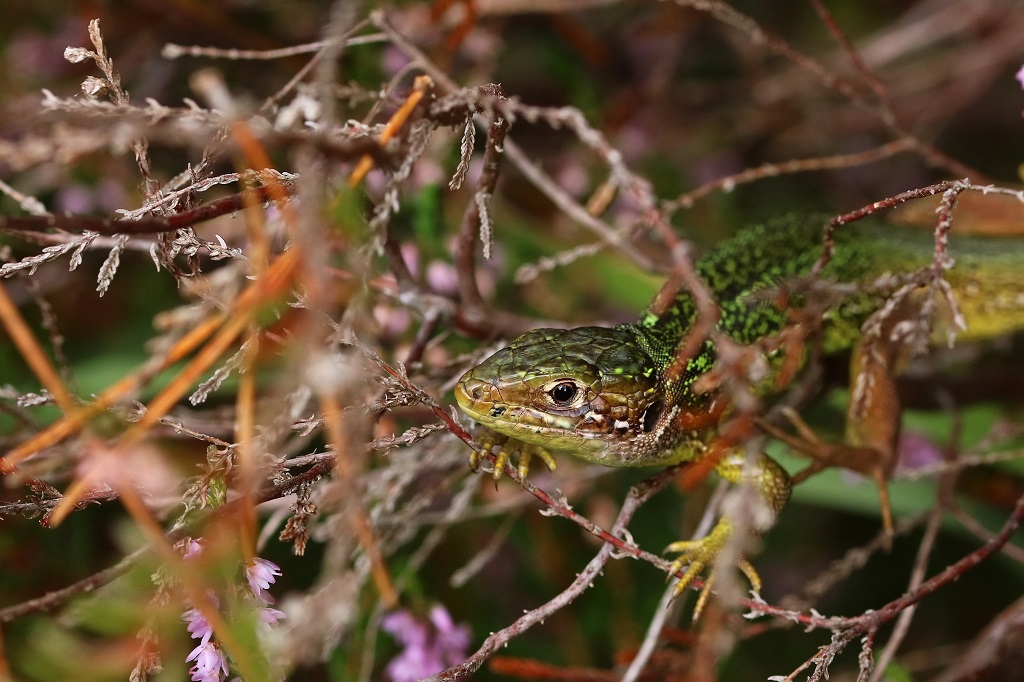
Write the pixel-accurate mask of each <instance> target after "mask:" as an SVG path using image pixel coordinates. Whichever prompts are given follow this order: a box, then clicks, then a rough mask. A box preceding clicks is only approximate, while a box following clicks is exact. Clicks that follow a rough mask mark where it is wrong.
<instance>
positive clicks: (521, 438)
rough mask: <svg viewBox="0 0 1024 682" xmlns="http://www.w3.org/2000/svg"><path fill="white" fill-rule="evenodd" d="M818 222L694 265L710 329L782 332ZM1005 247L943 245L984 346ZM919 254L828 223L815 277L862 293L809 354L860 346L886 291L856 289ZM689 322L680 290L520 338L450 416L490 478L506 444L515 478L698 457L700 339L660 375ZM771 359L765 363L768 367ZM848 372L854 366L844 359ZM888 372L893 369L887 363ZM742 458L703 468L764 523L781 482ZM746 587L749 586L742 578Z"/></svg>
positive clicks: (706, 349)
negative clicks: (790, 285)
mask: <svg viewBox="0 0 1024 682" xmlns="http://www.w3.org/2000/svg"><path fill="white" fill-rule="evenodd" d="M823 225H824V220H815V219H806V218H804V219H800V218H794V217H787V218H784V219H779V220H776V221H773V222H770V223H768V224H766V225H762V226H756V227H752V228H748V229H745V230H743V231H741V232H740V233H739V234H738V235H737V236H736V237H734V238H732V239H731V240H728V241H726V242H725V243H723V244H722V245H720V246H719V247H718V248H716V249H714V250H712V251H711V252H710V253H708V254H707V255H705V256H704V257H702V258H700V259H699V260H698V261H697V262H696V264H695V268H696V271H697V273H698V275H699V276H700V277H701V278H702V279H703V280H704V282H705V283H706V284H707V286H708V288H709V290H710V291H711V292H712V294H713V295H714V296H715V298H716V299H717V302H718V305H719V307H720V309H721V314H720V319H719V322H718V329H719V330H721V331H722V332H724V333H725V334H727V335H728V336H730V337H732V338H733V339H734V340H735V341H737V342H739V343H743V344H750V343H754V342H757V341H758V340H761V339H764V338H766V337H768V336H770V335H772V334H775V333H777V332H779V331H781V330H782V329H783V328H784V327H785V326H786V325H787V324H791V323H792V319H791V316H790V315H791V311H789V310H787V309H786V306H779V305H777V304H776V303H775V302H774V301H773V297H772V296H770V295H769V294H771V293H772V292H773V291H776V292H777V288H778V287H779V286H780V285H783V286H784V285H785V284H786V283H787V282H790V281H793V280H795V279H798V278H803V277H807V276H808V274H809V273H810V272H811V268H812V267H813V265H814V264H815V263H816V262H817V261H818V259H819V258H820V256H821V254H822V243H823V241H822V234H823ZM1010 243H1011V244H1014V246H1012V247H1010V248H1007V246H1006V244H1007V241H1006V240H1000V239H980V238H976V237H956V236H953V237H951V238H950V243H949V253H950V254H951V255H952V257H953V258H955V259H956V260H957V264H956V267H954V268H952V269H951V270H950V271H949V272H947V273H946V275H945V279H946V281H947V282H949V284H950V286H951V288H952V290H953V291H954V292H955V294H956V296H957V298H958V301H959V303H960V306H961V309H962V311H963V313H964V317H965V318H966V323H967V328H966V330H964V331H963V332H962V337H966V338H984V337H990V336H995V335H1000V334H1005V333H1008V332H1010V331H1013V330H1015V329H1021V328H1024V277H1021V276H1020V275H1019V273H1020V272H1022V270H1021V266H1022V265H1024V250H1022V249H1020V247H1019V243H1014V242H1010ZM933 252H934V241H933V236H932V234H931V233H930V232H929V231H926V230H914V229H907V228H902V229H900V228H893V227H891V226H888V225H879V224H859V223H858V224H853V225H849V226H845V227H843V228H840V229H839V230H838V231H837V232H836V234H835V251H834V254H833V257H832V258H831V260H830V261H829V263H828V264H827V265H826V267H825V268H824V269H823V270H822V272H821V273H820V278H821V279H823V280H826V281H833V282H838V283H853V284H856V285H862V286H861V288H860V289H859V290H858V289H856V288H854V289H853V290H852V293H850V294H849V295H848V296H846V297H845V298H843V299H842V300H839V301H837V302H836V303H835V304H834V305H831V306H829V307H828V309H827V310H826V311H825V312H824V314H823V317H822V320H821V344H822V349H823V350H824V351H825V352H827V353H834V352H839V351H843V350H849V349H851V348H854V347H855V346H857V344H858V343H859V342H860V339H861V325H862V324H863V323H864V322H865V320H867V319H868V317H869V316H870V315H871V314H872V313H873V312H875V311H876V310H877V309H878V308H879V306H880V305H882V304H883V303H884V302H885V293H887V292H884V291H881V292H880V291H877V290H874V291H873V290H871V289H870V288H865V287H864V286H863V285H867V284H869V283H877V282H879V281H881V280H880V278H882V277H883V276H885V275H887V274H890V275H898V274H901V273H908V272H912V271H914V270H916V269H918V268H921V267H924V266H926V265H928V264H929V263H931V262H932V259H933ZM922 288H923V287H922ZM919 298H920V297H919ZM696 318H697V309H696V306H695V304H694V301H693V299H692V298H691V297H690V296H689V294H688V293H686V292H682V293H681V294H680V295H678V296H677V297H676V299H675V300H674V302H673V303H672V305H670V306H669V307H668V309H667V310H664V311H656V310H653V309H648V310H647V311H646V312H645V313H644V314H643V315H642V316H641V318H640V319H639V320H638V321H637V322H635V323H632V324H623V325H618V326H615V327H578V328H575V329H537V330H534V331H531V332H528V333H526V334H524V335H522V336H520V337H519V338H517V339H515V340H513V341H512V342H511V343H510V344H509V345H508V346H506V347H505V348H503V349H501V350H499V351H498V352H497V353H495V354H493V355H492V356H490V357H489V358H487V359H486V360H484V361H483V362H482V363H481V364H480V365H478V366H477V367H474V368H473V369H471V370H469V371H468V372H466V374H465V375H464V376H463V377H462V378H461V379H460V381H459V383H458V385H457V386H456V389H455V396H456V399H457V401H458V403H459V405H460V407H461V408H462V409H463V411H465V412H466V413H467V414H468V415H469V416H470V417H472V418H473V419H475V420H476V421H478V422H479V423H481V424H482V425H483V426H485V427H487V428H488V429H491V430H492V431H494V432H496V433H497V434H499V436H498V437H497V438H493V437H492V438H490V439H489V440H488V441H487V445H488V446H491V445H494V444H499V445H503V447H502V449H501V452H500V454H499V466H497V467H496V475H500V470H501V468H502V465H503V464H504V462H505V461H506V460H507V458H508V455H509V453H510V452H511V451H513V450H514V449H515V448H516V447H518V448H519V450H520V473H521V474H525V473H526V471H527V467H528V465H529V460H530V457H531V455H533V454H539V455H540V456H542V457H544V459H545V461H546V462H548V463H549V466H550V465H551V458H550V455H549V454H548V453H550V452H553V453H567V454H571V455H573V456H575V457H579V458H582V459H584V460H587V461H589V462H593V463H597V464H601V465H604V466H615V467H635V466H664V465H670V464H676V463H679V462H694V461H699V460H702V459H703V458H705V457H706V456H707V453H708V446H709V443H711V441H712V440H713V438H714V436H715V434H716V427H717V425H718V422H719V420H720V418H721V416H722V413H723V410H724V407H723V402H724V401H723V397H722V396H721V395H719V393H718V392H716V391H710V392H698V391H697V390H695V388H696V382H697V381H698V379H700V377H702V376H704V375H705V374H706V372H708V371H709V370H711V369H713V368H714V366H715V360H716V352H715V347H714V343H713V342H712V341H711V340H710V339H709V340H707V341H705V342H704V343H703V345H702V346H701V347H700V349H699V350H698V352H697V353H696V354H695V355H694V356H693V357H692V358H690V359H689V360H688V362H687V363H686V365H685V367H684V368H683V369H682V371H677V370H672V371H670V367H671V366H672V364H673V361H674V359H675V357H676V353H677V349H678V348H679V347H680V344H681V343H682V342H683V340H684V339H685V338H686V335H687V334H688V333H689V330H690V329H691V328H692V326H693V324H694V322H695V321H696ZM872 357H874V356H872ZM780 364H781V363H779V362H769V366H771V367H775V368H777V367H778V366H779V365H780ZM854 364H855V366H859V365H858V364H857V360H855V363H854ZM888 364H889V365H895V364H898V362H897V361H896V360H894V359H890V362H889V363H888ZM884 369H886V370H894V369H897V368H895V367H888V366H887V367H885V368H884ZM878 383H879V386H880V387H881V388H879V392H880V393H881V394H883V395H881V397H880V398H879V399H878V400H876V401H875V407H874V410H875V411H874V412H871V410H870V409H869V410H868V413H867V415H866V416H863V415H862V417H861V420H860V421H861V423H859V424H855V425H854V426H853V427H852V428H850V427H849V426H848V431H847V440H849V441H852V443H853V446H854V447H855V448H860V449H862V450H867V451H869V453H870V451H871V449H872V448H876V449H878V450H882V451H886V452H884V453H882V454H881V455H879V457H881V461H884V464H883V465H877V466H876V465H875V464H874V463H873V462H874V461H875V459H878V458H876V457H874V455H873V454H869V456H868V459H869V460H871V462H872V463H870V464H865V465H864V468H865V473H869V474H872V475H876V478H878V479H880V480H881V479H882V478H884V476H885V475H887V473H888V472H889V470H891V466H892V464H893V462H894V461H895V457H894V454H893V453H894V449H895V442H890V441H894V440H895V438H896V437H898V420H899V416H898V402H894V400H895V399H894V398H892V397H891V396H888V395H884V394H885V392H886V390H889V391H890V392H892V393H894V391H895V389H894V387H893V386H890V385H889V384H888V383H887V382H886V380H880V381H879V382H878ZM869 397H870V396H869ZM894 405H895V408H894V407H893V406H894ZM893 409H895V412H896V413H895V414H893V415H888V414H886V415H883V417H884V418H885V419H890V418H891V419H892V420H894V421H895V426H894V427H892V428H889V429H888V431H887V430H886V429H884V428H882V429H881V431H880V432H879V434H880V435H875V434H874V433H873V432H872V431H871V429H872V428H874V425H873V424H872V423H870V422H872V420H873V418H874V417H876V416H877V414H876V413H878V412H879V411H881V412H886V413H888V412H892V411H893ZM848 424H849V417H848ZM505 439H511V441H514V443H509V442H504V441H505ZM794 440H796V439H794ZM798 447H799V446H798ZM812 454H813V453H812ZM830 457H832V459H834V460H835V461H837V462H841V461H842V460H841V458H840V457H838V456H835V455H830V454H828V453H825V454H822V455H821V458H822V459H823V460H825V461H828V460H829V458H830ZM744 462H745V457H744V455H743V453H742V452H741V451H739V450H735V451H733V452H730V453H727V454H726V455H725V456H724V457H723V458H722V459H721V460H720V461H719V462H718V463H717V465H716V467H715V468H716V471H717V472H718V473H719V474H720V475H721V476H723V477H724V478H726V479H727V480H730V481H733V482H738V481H740V480H744V478H750V479H752V480H753V482H754V484H755V485H756V486H757V488H758V490H759V491H760V493H761V495H762V497H763V499H764V500H765V502H767V504H768V507H769V508H770V509H771V511H772V515H771V520H770V521H769V522H768V523H766V524H764V525H765V526H767V525H770V524H771V522H773V521H774V515H776V514H777V513H778V512H779V511H780V510H781V509H782V507H783V506H784V505H785V504H786V502H787V501H788V499H789V495H790V487H791V484H790V480H789V477H788V475H787V474H786V472H785V471H784V470H783V469H782V467H781V466H779V465H778V464H777V463H776V462H774V461H773V460H772V459H771V458H769V457H768V456H767V455H762V456H761V457H760V458H759V460H758V461H757V462H756V463H755V465H754V466H753V467H752V468H751V467H747V468H746V469H745V468H744ZM832 463H835V462H832ZM872 466H874V467H875V469H871V467H872ZM853 468H856V467H853ZM876 470H877V471H876ZM880 486H884V483H881V482H880ZM883 492H884V489H883ZM883 501H885V502H887V498H884V500H883ZM762 530H763V529H762ZM728 533H729V521H728V519H722V520H721V521H720V522H719V526H718V527H716V529H715V530H714V531H712V533H711V534H710V535H709V536H708V538H705V540H704V541H698V542H696V543H675V545H673V546H672V547H670V549H674V550H676V551H682V552H684V555H685V558H686V560H687V561H688V562H689V563H690V567H689V569H688V570H687V574H686V575H685V576H684V578H683V580H682V581H681V583H680V585H681V586H685V584H686V583H687V582H690V581H692V579H693V578H694V577H695V576H696V574H697V573H699V572H700V571H701V570H703V568H704V567H705V566H706V565H708V562H709V561H710V560H711V559H712V558H713V557H714V555H715V554H716V553H717V552H718V551H719V549H720V548H721V545H722V543H723V542H724V538H725V537H727V536H728ZM682 559H683V557H681V559H680V561H677V562H676V565H675V566H674V568H678V567H679V566H680V565H681V561H682ZM748 575H750V574H749V573H748ZM753 579H754V582H755V585H756V576H753ZM679 589H680V590H681V589H682V587H680V588H679Z"/></svg>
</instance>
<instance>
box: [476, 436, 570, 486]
mask: <svg viewBox="0 0 1024 682" xmlns="http://www.w3.org/2000/svg"><path fill="white" fill-rule="evenodd" d="M479 440H480V450H481V452H485V453H486V452H494V448H498V451H497V453H496V456H495V460H494V471H493V472H491V476H492V477H494V480H495V481H497V480H500V479H501V477H502V475H503V474H504V473H505V465H506V464H508V461H509V460H510V459H511V458H512V455H513V454H517V453H518V455H519V466H518V467H517V469H518V473H519V478H520V479H525V478H526V477H527V475H529V473H530V461H531V460H532V459H533V458H534V457H537V458H539V459H540V460H541V461H542V462H544V465H545V466H547V468H548V470H550V471H554V470H555V469H556V468H557V466H558V464H557V463H556V462H555V458H554V457H553V456H552V455H551V453H550V452H548V451H547V450H545V449H544V448H542V447H541V446H539V445H531V444H529V443H524V442H522V441H519V440H516V439H514V438H509V437H508V436H505V435H502V434H500V433H495V432H494V431H488V432H487V433H486V434H484V435H483V436H481V437H480V439H479ZM479 467H480V453H479V452H477V451H476V450H474V451H473V453H472V454H471V455H470V456H469V468H470V469H472V470H473V471H476V470H477V469H478V468H479Z"/></svg>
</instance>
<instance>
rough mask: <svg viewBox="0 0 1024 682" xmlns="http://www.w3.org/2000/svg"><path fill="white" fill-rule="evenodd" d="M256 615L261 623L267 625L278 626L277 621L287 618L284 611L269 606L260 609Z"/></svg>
mask: <svg viewBox="0 0 1024 682" xmlns="http://www.w3.org/2000/svg"><path fill="white" fill-rule="evenodd" d="M256 615H257V616H258V617H259V619H260V622H261V623H266V624H267V625H277V621H279V620H281V619H282V618H287V616H285V614H284V611H278V610H277V609H272V608H270V607H269V606H265V607H263V608H262V609H259V610H258V611H257V612H256Z"/></svg>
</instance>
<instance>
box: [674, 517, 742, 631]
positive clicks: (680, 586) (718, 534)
mask: <svg viewBox="0 0 1024 682" xmlns="http://www.w3.org/2000/svg"><path fill="white" fill-rule="evenodd" d="M731 534H732V526H731V525H730V524H729V522H728V521H727V520H726V519H722V520H720V521H719V522H718V525H716V526H715V528H714V529H713V530H712V531H711V533H709V534H708V535H706V536H705V537H703V538H701V539H700V540H682V541H679V542H673V543H672V544H670V545H669V546H668V547H666V548H665V551H666V552H674V553H677V554H678V555H679V556H677V557H676V558H675V559H674V560H673V561H672V564H671V566H669V571H668V572H669V578H671V577H672V576H674V575H678V574H679V572H680V571H683V567H684V566H685V567H686V570H685V571H683V573H682V575H681V576H680V578H679V582H677V583H676V584H675V586H674V587H673V589H672V598H673V599H675V598H676V597H678V596H679V595H680V594H682V593H683V591H684V590H685V589H686V588H687V587H689V586H690V584H691V583H693V581H694V580H695V579H696V578H697V577H698V576H699V575H700V574H701V573H703V572H704V570H705V569H706V568H708V567H710V568H711V570H710V571H708V574H707V578H706V579H705V580H704V586H703V587H701V589H700V595H699V596H698V597H697V603H696V604H695V605H694V607H693V620H694V621H697V619H698V618H700V614H701V613H702V612H703V611H704V607H705V605H706V604H707V601H708V597H709V596H710V594H711V591H712V588H713V586H714V583H715V578H716V575H717V568H718V567H717V566H716V565H715V564H716V560H717V558H718V555H719V554H720V553H721V552H722V549H723V548H724V547H725V543H726V542H727V541H728V540H729V536H730V535H731ZM736 565H737V567H738V568H739V569H740V571H742V572H743V575H744V576H746V578H747V580H749V581H750V585H751V588H752V589H753V590H754V592H760V591H761V578H760V576H758V575H757V571H755V570H754V567H753V566H752V565H751V564H750V562H748V561H747V560H746V559H743V558H740V559H738V560H737V562H736Z"/></svg>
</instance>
